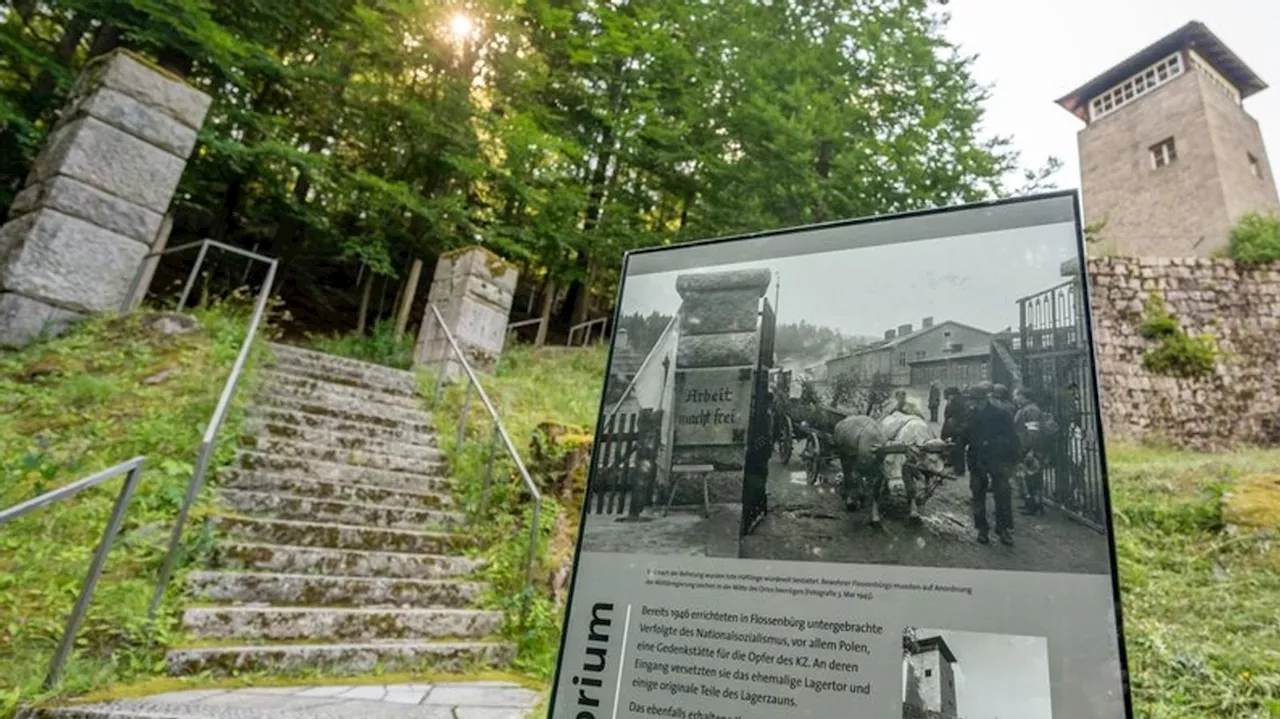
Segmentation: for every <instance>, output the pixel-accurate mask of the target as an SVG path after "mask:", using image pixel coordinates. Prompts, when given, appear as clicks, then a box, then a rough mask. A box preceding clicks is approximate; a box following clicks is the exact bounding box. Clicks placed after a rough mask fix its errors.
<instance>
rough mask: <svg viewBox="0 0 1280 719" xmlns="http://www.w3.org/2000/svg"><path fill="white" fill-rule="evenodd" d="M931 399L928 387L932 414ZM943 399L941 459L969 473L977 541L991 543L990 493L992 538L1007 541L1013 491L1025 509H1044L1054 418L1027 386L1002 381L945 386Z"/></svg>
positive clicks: (1032, 511) (1009, 541) (957, 471)
mask: <svg viewBox="0 0 1280 719" xmlns="http://www.w3.org/2000/svg"><path fill="white" fill-rule="evenodd" d="M932 398H933V390H932V389H931V392H930V405H931V407H930V410H931V414H933V413H934V409H933V406H934V405H933V401H932ZM942 398H943V399H944V400H945V402H946V404H945V411H944V414H943V420H942V431H941V436H942V439H944V440H946V441H948V442H949V443H950V451H949V452H948V454H947V456H946V458H945V461H946V464H947V465H948V467H949V468H950V469H951V471H953V472H954V473H955V474H956V475H957V476H964V475H966V474H967V475H968V478H969V489H970V492H971V493H972V496H973V500H972V501H973V521H974V527H975V528H976V529H977V531H978V541H979V542H981V543H983V544H987V543H989V542H990V533H991V530H992V526H991V522H990V521H989V520H988V517H987V499H986V498H987V494H988V493H990V494H991V495H993V496H994V499H995V517H994V519H995V522H994V525H995V526H994V530H995V534H996V537H997V538H998V539H999V540H1000V542H1001V543H1003V544H1008V545H1011V544H1013V526H1014V521H1013V514H1014V512H1013V495H1014V492H1015V490H1016V491H1018V492H1019V493H1020V494H1021V496H1022V502H1023V506H1022V511H1023V512H1024V513H1026V514H1042V513H1043V512H1044V471H1045V468H1046V465H1047V463H1048V462H1049V461H1050V458H1051V457H1052V456H1053V454H1052V449H1053V441H1054V438H1055V437H1056V435H1057V433H1058V431H1059V427H1058V423H1057V421H1056V420H1055V419H1054V417H1053V415H1052V414H1051V413H1050V412H1047V411H1045V410H1043V409H1041V403H1040V402H1038V401H1037V398H1036V397H1035V396H1034V393H1033V392H1032V391H1031V390H1030V389H1028V388H1025V387H1019V388H1017V389H1016V390H1015V391H1013V392H1012V393H1011V392H1010V391H1009V388H1008V387H1007V386H1005V385H1002V384H994V383H991V382H980V383H978V384H976V385H973V386H971V387H966V388H964V389H960V388H957V387H948V388H947V389H946V390H945V391H944V392H943V393H942ZM935 416H936V414H935ZM1015 485H1016V486H1015Z"/></svg>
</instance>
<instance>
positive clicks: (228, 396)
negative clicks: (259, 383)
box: [147, 240, 280, 622]
mask: <svg viewBox="0 0 1280 719" xmlns="http://www.w3.org/2000/svg"><path fill="white" fill-rule="evenodd" d="M203 242H204V243H205V246H204V247H202V248H201V255H202V257H201V259H203V254H204V250H205V249H207V248H208V246H209V245H216V246H222V247H225V245H222V244H221V243H218V242H214V241H213V240H203ZM175 249H177V248H175ZM240 252H241V254H248V255H252V254H253V253H248V252H243V251H240ZM254 256H255V258H259V259H262V260H265V261H266V262H268V263H269V264H268V265H267V276H266V277H265V278H264V279H263V280H262V289H261V290H258V301H257V302H256V303H255V304H254V306H253V317H252V318H251V319H250V320H249V330H248V331H247V332H246V333H245V335H244V342H243V343H242V344H241V345H240V353H239V354H238V355H237V356H236V362H235V364H234V365H232V366H231V374H229V375H227V381H226V382H225V383H223V385H222V395H221V396H220V397H219V398H218V404H217V406H216V407H214V410H213V415H212V416H211V417H210V418H209V424H208V426H206V427H205V430H204V438H203V439H202V440H201V442H200V454H199V456H198V457H197V459H196V466H195V471H194V472H192V473H191V481H190V482H189V483H188V484H187V496H186V497H185V498H183V500H182V508H181V509H180V510H179V511H178V519H177V521H175V522H174V525H173V531H172V533H171V534H170V536H169V550H168V552H167V553H166V554H165V557H164V566H162V567H161V569H160V579H159V581H158V582H157V583H156V592H155V595H154V596H152V598H151V607H150V608H149V609H148V610H147V617H148V620H149V621H151V622H154V621H155V618H156V614H157V612H159V611H160V604H161V602H163V601H164V592H165V589H166V588H167V587H168V586H169V579H170V578H171V577H172V576H173V565H174V562H175V561H176V560H177V555H178V543H179V542H181V541H182V532H183V530H184V529H185V528H186V524H187V516H188V515H189V514H190V513H191V505H192V504H194V503H195V501H196V496H197V495H198V494H199V493H200V489H201V488H202V487H203V486H204V479H205V474H206V473H207V472H208V471H209V460H210V459H211V458H212V455H213V449H214V446H215V445H216V444H217V439H218V432H219V430H221V429H222V423H223V422H224V421H225V420H226V418H227V412H228V411H229V410H230V409H231V400H232V398H233V397H235V393H236V389H237V387H238V386H239V384H240V375H241V374H243V372H244V365H245V362H246V361H247V360H248V359H249V351H250V350H251V349H252V348H253V340H254V337H256V336H257V334H258V326H259V325H261V324H262V316H263V314H265V313H266V309H267V300H268V299H269V298H270V296H271V288H272V286H273V285H274V284H275V279H276V268H278V267H279V266H280V261H279V260H273V259H271V258H268V257H262V256H261V255H254ZM199 264H200V263H199V261H197V262H196V266H197V268H198V267H199ZM194 277H195V270H193V271H192V274H191V278H194ZM190 282H191V279H190V278H189V279H188V285H190ZM183 294H184V296H185V294H186V293H185V292H184V293H183ZM179 308H181V303H179Z"/></svg>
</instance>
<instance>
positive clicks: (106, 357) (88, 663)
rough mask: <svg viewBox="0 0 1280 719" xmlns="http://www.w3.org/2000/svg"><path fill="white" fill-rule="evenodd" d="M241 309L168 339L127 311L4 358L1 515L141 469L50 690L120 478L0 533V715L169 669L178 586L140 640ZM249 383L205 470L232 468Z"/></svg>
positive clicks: (200, 540) (205, 311)
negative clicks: (166, 653) (45, 685)
mask: <svg viewBox="0 0 1280 719" xmlns="http://www.w3.org/2000/svg"><path fill="white" fill-rule="evenodd" d="M247 309H248V308H247V307H245V306H244V303H243V302H240V301H238V300H233V301H230V302H228V303H221V304H218V305H216V306H214V307H212V308H202V309H197V310H195V311H194V314H195V315H196V316H197V317H198V318H199V319H200V321H201V323H202V325H203V330H201V331H198V332H196V333H193V334H188V335H181V336H172V337H163V336H157V335H154V334H149V333H148V332H146V331H144V330H143V329H142V328H141V327H140V326H139V324H138V318H139V317H138V316H137V315H133V316H129V317H125V318H110V317H100V318H95V319H91V320H89V321H87V322H85V323H84V324H82V325H80V326H79V327H78V328H76V329H75V330H73V331H72V332H71V333H69V334H67V335H65V336H63V337H60V338H57V339H53V340H51V341H44V342H39V343H36V344H34V345H32V346H31V347H28V348H27V349H25V350H23V351H21V352H16V353H8V354H5V355H0V507H8V506H11V505H13V504H16V503H18V502H21V501H24V500H27V499H30V498H32V497H34V496H37V495H38V494H40V493H42V492H45V491H48V490H50V489H53V488H56V487H58V486H60V485H63V484H66V483H68V482H70V481H73V480H76V479H80V478H82V477H84V476H86V475H88V474H90V473H92V472H95V471H97V470H99V469H103V468H105V467H109V466H111V465H113V464H116V463H118V462H121V461H123V460H126V459H128V458H130V457H133V456H136V455H146V457H147V463H146V465H145V468H144V471H143V475H142V480H141V483H140V485H139V487H138V489H137V492H136V494H135V495H134V498H133V502H132V505H131V506H130V509H129V511H128V514H127V515H126V519H125V524H124V527H123V529H122V532H121V534H120V536H119V537H118V539H117V541H116V543H115V545H114V547H113V549H112V551H111V553H110V555H109V557H108V560H107V564H106V571H105V573H104V575H103V577H102V580H101V582H100V583H99V585H98V587H97V591H96V594H95V597H94V601H93V603H92V604H91V605H90V609H89V613H88V616H87V618H86V621H85V623H84V626H83V628H82V629H81V630H80V633H79V635H78V641H77V651H76V652H75V653H74V654H73V656H72V659H71V661H70V662H69V663H68V664H67V666H66V669H65V672H64V678H63V681H62V683H61V684H60V686H59V687H57V688H56V690H55V691H54V692H52V693H50V694H45V693H42V692H41V691H40V683H41V681H42V680H43V678H44V675H45V673H46V671H47V669H48V662H49V660H50V658H51V657H52V654H53V650H54V647H55V646H56V645H57V642H58V640H59V639H60V638H61V635H62V631H63V628H64V626H65V622H66V619H67V616H68V614H69V613H70V609H71V606H72V604H73V603H74V602H75V599H76V596H77V594H78V593H79V590H80V585H81V582H82V581H83V578H84V574H85V571H86V569H87V568H88V563H89V558H90V555H91V553H92V551H93V548H94V547H95V546H96V544H97V542H98V540H99V538H100V536H101V532H102V530H103V527H104V526H105V523H106V519H107V516H108V514H109V512H110V510H111V507H112V505H113V503H114V501H115V498H116V495H117V494H118V492H119V491H120V486H121V483H122V482H123V478H120V479H117V480H113V481H110V482H107V483H106V484H105V485H100V486H99V487H97V488H94V489H90V490H85V491H83V492H81V493H80V494H78V495H76V496H75V497H73V498H71V499H68V500H63V501H61V502H58V503H57V504H54V505H50V506H48V507H44V508H42V509H40V510H37V511H36V512H34V513H32V514H29V515H27V516H25V517H23V518H21V519H18V520H15V521H13V522H11V523H9V524H7V525H5V526H2V527H0V717H3V716H8V715H9V714H10V713H12V711H13V710H14V708H15V706H16V705H17V704H18V703H19V702H22V703H26V702H29V701H32V700H37V699H45V698H50V697H59V696H67V695H73V694H79V693H83V692H86V691H91V690H95V689H98V688H101V687H103V686H106V685H108V684H110V683H112V682H118V681H125V680H133V679H137V678H140V677H147V676H152V675H155V674H157V673H159V672H161V671H162V670H163V666H162V662H163V651H162V647H163V645H164V643H165V642H166V641H167V640H168V638H169V637H168V634H167V631H168V630H169V629H170V628H171V627H172V626H173V624H174V620H175V618H176V611H177V606H176V604H177V601H176V600H177V599H178V597H179V595H180V588H181V586H182V577H181V576H177V577H175V579H174V581H173V583H172V584H171V585H170V587H171V592H170V594H169V595H168V597H167V599H168V601H167V602H166V607H165V613H164V617H163V621H162V622H161V623H160V626H159V629H158V631H157V632H156V633H153V634H148V633H147V632H146V631H145V620H146V612H147V605H148V603H149V602H150V599H151V594H152V591H153V588H154V586H155V581H156V578H157V575H158V571H159V567H160V563H161V562H162V560H163V556H164V551H165V547H166V543H167V540H168V533H169V530H170V529H171V528H172V524H173V520H174V518H175V517H176V514H177V510H178V507H179V506H180V504H181V501H182V498H183V496H184V494H185V491H186V485H187V483H188V481H189V479H190V476H191V470H192V463H193V462H194V460H195V457H196V453H197V449H198V447H199V443H200V439H201V435H202V434H203V432H204V429H205V423H206V422H207V421H208V419H209V415H210V414H211V413H212V411H213V407H214V404H215V403H216V401H217V398H218V395H219V394H220V392H221V389H222V383H223V380H224V378H225V377H226V374H227V372H228V370H229V369H230V367H231V364H232V363H233V362H234V359H235V356H236V354H237V352H238V351H239V347H240V343H241V341H242V339H243V336H244V332H245V329H246V326H247V319H248V312H247ZM250 367H251V368H252V363H251V365H250ZM251 382H252V379H251V377H250V378H249V380H248V381H247V382H246V383H245V385H251ZM245 385H242V386H241V390H240V393H239V395H238V401H237V404H236V408H235V410H233V412H232V414H231V416H230V417H229V419H228V422H227V425H225V426H224V428H223V430H222V433H221V437H222V438H223V441H222V442H220V445H219V447H218V449H217V451H216V452H215V457H214V462H213V468H214V469H216V468H217V467H219V466H223V465H225V464H227V463H228V462H229V461H230V460H231V457H232V454H233V450H234V444H235V437H236V436H237V434H238V431H237V425H238V423H239V421H240V414H241V413H240V405H241V402H242V401H243V398H244V397H246V396H247V395H248V394H249V393H250V392H251V391H252V387H251V386H245ZM211 506H212V495H211V493H210V492H208V491H206V492H205V493H204V496H203V497H202V498H201V499H200V501H199V502H198V504H197V506H196V508H195V510H194V512H193V515H192V516H193V519H192V522H191V524H190V525H188V531H187V533H186V535H185V537H184V543H183V548H182V549H183V555H182V558H183V560H184V561H183V564H184V565H186V564H189V563H191V562H193V561H196V560H198V559H199V558H200V557H201V556H202V555H203V554H204V553H205V552H207V551H208V549H209V548H210V546H211V541H212V539H211V535H210V534H209V533H208V532H207V530H205V529H204V522H203V521H202V518H203V516H204V515H205V513H206V511H207V510H208V509H209V508H210V507H211Z"/></svg>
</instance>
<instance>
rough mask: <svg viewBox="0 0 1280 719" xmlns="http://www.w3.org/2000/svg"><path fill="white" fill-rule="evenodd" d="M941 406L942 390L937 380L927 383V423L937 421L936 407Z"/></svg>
mask: <svg viewBox="0 0 1280 719" xmlns="http://www.w3.org/2000/svg"><path fill="white" fill-rule="evenodd" d="M940 404H942V389H941V388H939V387H938V382H937V380H934V381H933V382H930V383H929V421H930V422H937V421H938V405H940Z"/></svg>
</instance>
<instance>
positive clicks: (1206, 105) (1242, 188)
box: [1057, 22, 1280, 257]
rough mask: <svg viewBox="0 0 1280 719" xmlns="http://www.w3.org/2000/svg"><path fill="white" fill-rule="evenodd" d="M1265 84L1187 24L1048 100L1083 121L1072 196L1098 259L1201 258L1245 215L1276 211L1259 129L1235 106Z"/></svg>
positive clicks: (1198, 26)
mask: <svg viewBox="0 0 1280 719" xmlns="http://www.w3.org/2000/svg"><path fill="white" fill-rule="evenodd" d="M1266 87H1267V84H1266V83H1265V82H1264V81H1263V80H1262V78H1260V77H1258V75H1257V74H1256V73H1255V72H1254V71H1253V70H1252V69H1250V68H1249V66H1248V65H1247V64H1245V62H1244V60H1242V59H1241V58H1240V57H1238V56H1237V55H1236V54H1235V53H1234V52H1232V50H1231V48H1229V47H1227V45H1226V44H1225V43H1224V42H1223V41H1222V40H1220V39H1219V38H1218V37H1217V36H1216V35H1214V34H1213V33H1212V32H1210V31H1209V29H1208V28H1207V27H1205V25H1204V24H1203V23H1199V22H1190V23H1187V24H1186V25H1184V26H1182V27H1181V28H1178V29H1177V30H1175V31H1174V32H1172V33H1170V34H1169V35H1166V36H1165V37H1163V38H1161V39H1159V40H1157V41H1156V42H1154V43H1152V44H1151V45H1149V46H1147V47H1146V48H1143V49H1142V50H1139V51H1138V52H1136V53H1134V54H1133V55H1131V56H1130V57H1129V58H1127V59H1125V60H1124V61H1122V62H1120V63H1118V64H1117V65H1115V66H1113V67H1112V68H1111V69H1109V70H1107V71H1106V72H1103V73H1102V74H1101V75H1098V76H1097V77H1095V78H1093V79H1092V80H1089V81H1088V82H1086V83H1085V84H1083V85H1081V86H1080V87H1078V88H1076V89H1075V90H1073V91H1071V92H1070V93H1068V94H1067V95H1065V96H1063V97H1062V98H1060V99H1059V100H1058V101H1057V102H1058V104H1059V105H1061V106H1062V107H1063V108H1064V109H1066V110H1067V111H1068V112H1070V113H1071V114H1073V115H1075V116H1076V117H1078V118H1080V119H1081V120H1082V121H1084V123H1085V127H1084V129H1082V130H1081V131H1080V134H1079V138H1078V139H1079V147H1080V179H1081V198H1082V203H1083V207H1084V215H1085V222H1086V224H1089V225H1093V226H1095V227H1099V226H1100V227H1101V229H1099V231H1098V234H1099V237H1100V239H1099V243H1100V244H1101V245H1103V246H1104V247H1103V251H1105V252H1108V253H1114V254H1119V255H1124V256H1130V257H1195V256H1201V257H1203V256H1208V255H1210V254H1211V253H1213V251H1214V250H1217V249H1219V248H1221V247H1223V246H1225V245H1226V243H1227V235H1228V233H1229V232H1230V230H1231V228H1232V227H1233V226H1234V225H1235V223H1236V222H1237V221H1238V220H1239V219H1240V217H1241V216H1242V215H1245V214H1247V213H1249V212H1261V213H1264V214H1265V213H1268V212H1274V211H1277V210H1280V199H1277V196H1276V182H1275V177H1274V176H1273V175H1272V174H1271V164H1270V162H1269V161H1268V159H1267V151H1266V147H1265V146H1264V145H1263V140H1262V132H1261V131H1260V130H1259V128H1258V122H1257V120H1254V119H1253V117H1252V116H1250V115H1249V113H1248V112H1247V111H1246V110H1245V104H1244V103H1245V100H1247V99H1248V98H1249V97H1250V96H1252V95H1254V94H1256V93H1258V92H1261V91H1262V90H1264V89H1266ZM1273 139H1274V138H1273Z"/></svg>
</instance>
